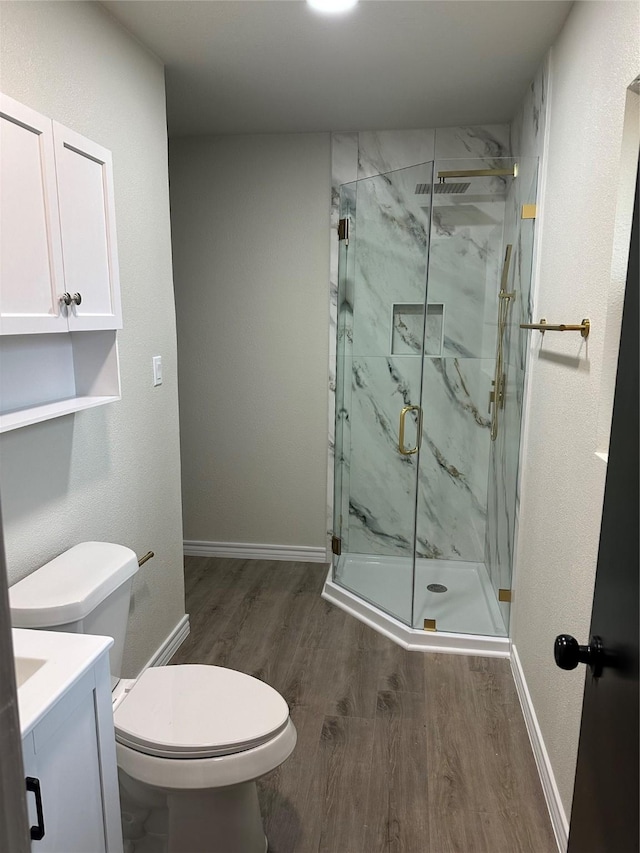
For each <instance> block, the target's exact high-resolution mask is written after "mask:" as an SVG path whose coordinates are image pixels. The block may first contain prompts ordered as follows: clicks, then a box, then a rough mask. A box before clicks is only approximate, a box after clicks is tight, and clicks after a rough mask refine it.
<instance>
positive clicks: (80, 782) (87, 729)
mask: <svg viewBox="0 0 640 853" xmlns="http://www.w3.org/2000/svg"><path fill="white" fill-rule="evenodd" d="M20 633H21V634H23V635H28V634H33V633H38V634H41V635H46V634H48V633H49V632H41V631H39V632H33V631H25V632H20ZM58 636H64V635H58ZM94 639H98V640H100V641H102V643H103V650H102V651H99V652H98V654H99V656H98V657H97V659H95V660H93V661H90V662H89V664H88V669H87V661H86V659H85V661H84V664H83V668H84V669H85V671H84V672H83V673H82V674H81V675H80V676H79V677H75V678H74V677H73V676H71V679H69V678H68V677H67V678H66V679H65V680H66V681H67V682H68V681H69V680H71V681H72V684H71V685H70V686H69V685H68V684H67V685H66V686H65V685H64V680H63V681H62V682H61V684H62V685H63V686H62V689H61V690H60V696H59V697H57V698H56V701H55V702H53V703H52V704H51V705H50V706H49V707H47V708H45V709H43V712H42V713H40V714H39V715H38V718H37V719H36V720H35V721H34V722H35V724H34V725H33V726H32V727H30V728H29V727H28V726H27V727H25V726H24V725H23V739H22V754H23V761H24V772H25V777H26V779H27V780H29V781H30V788H31V789H30V790H28V791H27V792H26V794H25V796H26V798H27V809H28V813H29V825H30V827H31V837H32V841H31V850H32V853H122V850H123V847H122V829H121V824H120V804H119V792H118V779H117V766H116V757H115V736H114V731H113V711H112V704H111V677H110V674H109V654H108V646H109V645H111V643H110V642H109V641H108V640H105V639H104V638H94ZM37 641H38V640H37ZM67 642H70V643H73V636H72V639H71V641H67ZM92 657H95V653H94V652H93V650H92ZM19 694H20V688H19ZM22 717H23V715H22V709H21V723H22V722H23V719H22ZM25 718H26V715H25ZM25 729H26V730H25ZM38 801H39V804H40V811H41V815H40V816H39V815H38ZM40 836H41V837H40Z"/></svg>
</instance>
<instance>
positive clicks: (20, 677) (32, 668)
mask: <svg viewBox="0 0 640 853" xmlns="http://www.w3.org/2000/svg"><path fill="white" fill-rule="evenodd" d="M14 663H15V667H16V681H17V683H18V687H22V685H23V684H24V683H25V681H28V680H29V679H30V678H31V676H32V675H35V673H36V672H37V671H38V670H39V669H40V667H41V666H44V665H45V663H46V661H45V660H43V659H42V658H19V657H17V658H15V659H14Z"/></svg>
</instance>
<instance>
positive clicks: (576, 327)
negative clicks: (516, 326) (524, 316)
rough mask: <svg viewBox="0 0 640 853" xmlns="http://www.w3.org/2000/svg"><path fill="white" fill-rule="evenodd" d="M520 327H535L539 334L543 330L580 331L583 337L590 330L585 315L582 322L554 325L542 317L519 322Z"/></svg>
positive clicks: (586, 335)
mask: <svg viewBox="0 0 640 853" xmlns="http://www.w3.org/2000/svg"><path fill="white" fill-rule="evenodd" d="M520 328H521V329H536V330H537V331H538V332H540V333H541V334H544V333H545V332H580V334H581V335H582V337H583V338H588V337H589V332H590V331H591V322H590V321H589V318H588V317H585V319H584V320H583V321H582V323H557V324H556V325H552V324H551V323H547V321H546V320H545V318H544V317H542V318H541V320H540V322H539V323H520Z"/></svg>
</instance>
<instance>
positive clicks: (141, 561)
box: [138, 551, 155, 566]
mask: <svg viewBox="0 0 640 853" xmlns="http://www.w3.org/2000/svg"><path fill="white" fill-rule="evenodd" d="M152 557H155V554H154V553H153V551H147V553H146V554H145V555H144V557H140V559H139V560H138V565H139V566H144V564H145V563H146V562H147V560H150V559H151V558H152Z"/></svg>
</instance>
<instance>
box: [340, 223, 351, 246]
mask: <svg viewBox="0 0 640 853" xmlns="http://www.w3.org/2000/svg"><path fill="white" fill-rule="evenodd" d="M338 240H346V242H347V243H348V242H349V219H348V218H345V219H340V220H339V222H338Z"/></svg>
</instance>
